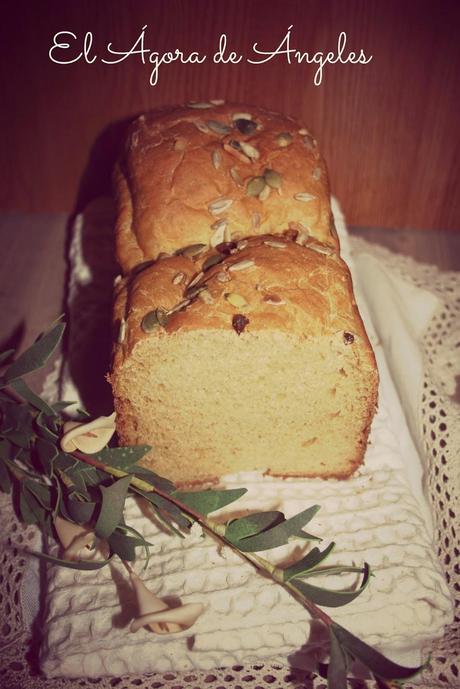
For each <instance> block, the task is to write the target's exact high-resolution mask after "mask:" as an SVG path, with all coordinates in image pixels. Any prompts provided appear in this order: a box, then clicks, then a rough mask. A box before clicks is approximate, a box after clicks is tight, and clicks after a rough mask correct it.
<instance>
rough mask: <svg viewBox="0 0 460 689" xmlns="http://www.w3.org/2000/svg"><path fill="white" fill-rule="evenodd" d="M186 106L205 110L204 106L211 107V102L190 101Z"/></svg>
mask: <svg viewBox="0 0 460 689" xmlns="http://www.w3.org/2000/svg"><path fill="white" fill-rule="evenodd" d="M187 107H189V108H196V109H197V110H206V108H212V103H208V102H207V101H206V102H202V103H196V102H195V101H191V102H190V103H187Z"/></svg>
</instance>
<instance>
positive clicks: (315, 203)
mask: <svg viewBox="0 0 460 689" xmlns="http://www.w3.org/2000/svg"><path fill="white" fill-rule="evenodd" d="M238 115H239V117H237V116H238ZM235 118H236V119H235ZM247 118H250V119H247ZM248 122H249V124H248ZM238 126H239V127H240V128H241V129H242V130H243V131H247V132H248V133H246V134H244V133H242V131H240V129H239V128H238ZM267 171H270V172H269V173H268V175H267ZM273 173H276V174H273ZM255 178H260V179H259V181H258V182H256V183H255V182H254V181H253V180H254V179H255ZM261 179H263V180H268V182H264V181H262V182H261V181H260V180H261ZM262 184H265V186H264V188H263V190H262V191H260V193H257V194H256V192H258V190H259V189H260V188H261V185H262ZM114 187H115V195H116V199H117V206H118V220H117V224H116V234H117V256H118V261H119V263H120V265H121V267H122V270H123V272H125V273H126V272H128V271H129V270H130V269H132V268H133V267H134V266H135V265H136V264H137V263H140V262H142V261H145V260H149V259H155V258H157V256H158V255H159V254H160V253H162V252H166V253H174V252H175V251H177V250H178V249H179V248H180V247H184V246H186V245H190V244H194V243H199V242H202V243H205V244H208V243H209V242H210V241H211V239H212V237H213V235H215V232H216V229H215V228H216V223H218V222H219V221H225V223H227V236H226V238H227V239H229V238H230V237H231V238H232V239H235V238H241V237H244V236H247V235H254V234H266V233H276V232H280V231H283V230H285V229H287V228H288V227H295V228H297V229H304V230H305V231H307V232H308V233H309V234H310V235H311V236H313V237H316V238H317V239H319V240H320V241H322V242H324V243H326V244H327V245H329V246H333V247H337V246H338V240H337V235H336V233H335V230H334V227H333V220H332V214H331V208H330V202H329V197H330V192H329V182H328V175H327V170H326V166H325V163H324V161H323V160H322V158H321V157H320V154H319V151H318V146H317V143H316V140H315V139H314V137H313V136H312V135H311V133H310V132H308V130H307V129H306V128H305V127H303V126H302V125H301V124H299V123H298V122H296V121H294V120H293V119H291V118H287V117H284V116H282V115H280V114H278V113H272V112H268V111H266V110H263V109H261V108H256V107H252V106H251V107H248V106H242V105H220V106H213V107H210V108H206V109H196V108H193V107H182V108H176V109H164V110H162V111H159V112H158V111H154V112H151V113H147V114H145V115H141V116H140V117H139V118H138V119H136V120H135V121H134V122H133V124H132V126H131V129H130V132H129V135H128V138H127V143H126V146H125V150H124V154H123V156H122V158H121V160H120V162H119V164H118V165H117V168H116V171H115V175H114ZM221 227H222V225H221Z"/></svg>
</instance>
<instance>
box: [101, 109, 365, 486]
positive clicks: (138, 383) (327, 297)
mask: <svg viewBox="0 0 460 689" xmlns="http://www.w3.org/2000/svg"><path fill="white" fill-rule="evenodd" d="M217 123H219V124H217ZM242 123H243V124H242ZM248 123H249V124H248ZM251 123H253V124H251ZM228 130H229V131H228ZM232 141H235V142H239V146H238V145H237V144H234V143H231V142H232ZM313 141H314V140H313V139H312V137H311V136H310V135H309V134H308V133H307V132H306V130H304V129H303V128H302V127H301V126H300V125H298V124H296V123H295V122H294V121H292V120H290V119H286V118H282V117H281V116H280V115H272V114H268V113H266V112H264V111H261V110H259V109H255V108H250V109H249V108H246V107H245V108H241V106H239V107H231V106H215V107H212V108H185V109H179V110H174V111H172V112H166V113H165V112H163V113H161V114H160V115H159V116H158V118H157V117H155V115H153V114H149V115H145V116H142V117H141V118H139V119H138V120H137V121H136V123H134V125H133V128H132V130H131V134H130V137H129V141H128V144H127V150H126V152H125V156H124V158H122V159H121V161H120V163H119V165H118V166H117V170H116V173H115V184H116V190H117V197H118V221H117V251H118V257H119V261H120V264H121V266H122V268H123V272H124V276H123V278H122V280H121V281H120V282H119V283H118V285H117V288H116V300H115V319H116V323H117V329H118V336H117V339H118V342H117V344H116V346H115V352H114V361H113V368H112V373H111V376H110V380H111V383H112V388H113V394H114V399H115V408H116V412H117V430H118V434H119V438H120V440H121V442H122V443H123V444H138V443H148V444H150V445H152V448H153V449H152V451H151V452H150V453H149V454H148V455H147V462H148V463H149V465H150V466H152V467H153V469H154V470H155V471H157V472H158V473H159V474H162V475H164V476H167V477H168V478H171V479H172V480H173V481H175V482H177V483H179V484H193V483H201V482H205V481H210V480H215V479H218V478H219V477H220V476H222V475H224V474H228V473H234V472H237V471H248V470H260V471H264V472H268V473H270V474H273V475H282V476H322V477H339V478H345V477H347V476H349V475H350V474H351V473H352V472H353V471H354V470H355V469H356V467H357V466H358V465H359V464H360V462H361V461H362V459H363V455H364V451H365V448H366V442H367V436H368V432H369V428H370V424H371V421H372V417H373V414H374V411H375V406H376V398H377V385H378V374H377V370H376V365H375V358H374V354H373V352H372V349H371V346H370V344H369V340H368V338H367V335H366V333H365V330H364V327H363V324H362V321H361V318H360V316H359V313H358V310H357V307H356V304H355V301H354V296H353V290H352V282H351V277H350V273H349V270H348V268H347V266H346V265H345V263H344V262H343V261H342V259H341V258H340V255H339V246H338V241H337V236H336V234H335V231H334V229H333V221H332V215H331V209H330V202H329V188H328V183H327V174H326V169H325V166H324V163H323V162H322V161H321V159H320V157H319V154H318V151H317V147H316V144H314V143H313ZM228 142H230V143H228ZM243 144H246V146H243ZM247 146H249V148H248V147H247ZM230 149H231V150H230ZM252 149H253V150H254V151H257V152H258V155H257V156H256V155H255V154H254V153H251V151H252ZM235 152H236V153H238V154H239V155H240V157H238V156H236V157H235ZM247 154H251V155H247ZM243 156H245V157H246V158H248V160H244V159H243ZM235 169H236V170H237V172H238V176H237V175H236V173H235V172H234V170H235ZM254 180H256V181H254ZM254 190H255V191H258V194H257V195H255V194H254V193H253V192H254ZM219 201H220V204H221V205H219ZM216 210H217V211H218V212H216ZM254 217H256V218H257V221H254ZM216 222H217V227H216ZM222 227H224V230H223V231H222ZM216 233H220V234H219V235H218V237H217V238H216V237H215V235H216ZM218 240H221V241H218Z"/></svg>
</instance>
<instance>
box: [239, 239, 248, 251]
mask: <svg viewBox="0 0 460 689" xmlns="http://www.w3.org/2000/svg"><path fill="white" fill-rule="evenodd" d="M248 244H249V242H248V240H247V239H240V241H239V242H238V243H237V245H236V248H237V249H238V251H242V250H243V249H245V248H246V247H247V245H248Z"/></svg>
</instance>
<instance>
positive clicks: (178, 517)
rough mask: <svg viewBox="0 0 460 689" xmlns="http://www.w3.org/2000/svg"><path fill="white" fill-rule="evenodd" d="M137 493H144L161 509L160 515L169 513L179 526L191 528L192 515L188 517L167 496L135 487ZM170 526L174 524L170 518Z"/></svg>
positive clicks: (152, 503)
mask: <svg viewBox="0 0 460 689" xmlns="http://www.w3.org/2000/svg"><path fill="white" fill-rule="evenodd" d="M135 492H136V493H139V495H142V496H143V497H144V498H145V499H146V500H148V501H149V502H150V504H151V505H152V506H153V507H155V508H157V510H159V513H160V515H162V516H163V518H164V517H165V515H168V517H170V518H171V519H173V520H174V521H175V522H176V524H177V526H179V527H180V528H182V529H189V528H190V526H191V524H192V520H191V518H190V517H188V516H187V515H186V514H184V513H183V512H182V510H181V509H180V508H179V507H178V506H177V505H175V504H174V503H173V502H171V501H170V500H168V499H167V498H164V497H163V496H162V495H158V493H154V492H152V493H147V492H146V491H143V490H139V489H137V488H136V489H135ZM167 524H168V526H170V527H172V526H173V525H171V524H170V522H169V520H167Z"/></svg>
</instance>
